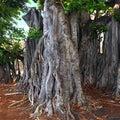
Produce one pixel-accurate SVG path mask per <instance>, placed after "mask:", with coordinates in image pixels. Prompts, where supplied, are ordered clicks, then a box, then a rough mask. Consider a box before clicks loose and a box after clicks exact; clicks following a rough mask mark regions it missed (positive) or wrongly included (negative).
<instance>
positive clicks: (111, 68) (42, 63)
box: [21, 0, 120, 119]
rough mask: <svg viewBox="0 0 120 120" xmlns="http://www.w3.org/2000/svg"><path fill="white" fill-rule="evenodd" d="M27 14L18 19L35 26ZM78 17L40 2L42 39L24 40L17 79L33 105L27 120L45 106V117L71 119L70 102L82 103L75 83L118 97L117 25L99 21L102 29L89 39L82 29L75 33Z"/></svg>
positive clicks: (119, 37) (33, 17)
mask: <svg viewBox="0 0 120 120" xmlns="http://www.w3.org/2000/svg"><path fill="white" fill-rule="evenodd" d="M29 12H30V13H28V14H27V16H26V17H25V18H24V19H25V20H26V22H28V25H29V26H33V27H35V28H40V25H41V24H40V17H37V16H39V15H38V14H36V10H35V9H34V8H32V9H31V10H30V11H29ZM79 17H80V14H79V13H70V14H65V13H64V10H63V8H62V6H61V4H59V3H56V4H55V3H51V2H50V0H45V3H44V19H43V37H42V38H41V39H40V40H39V42H38V43H36V41H34V40H30V39H29V38H28V40H27V42H26V52H25V61H24V63H25V67H24V70H25V71H24V75H23V79H22V80H21V81H22V82H23V83H24V84H25V83H26V84H27V85H28V88H29V89H28V97H29V101H30V102H31V104H32V105H33V106H35V107H36V110H35V112H34V113H33V114H32V115H31V117H36V116H38V115H39V114H41V113H42V108H44V107H43V106H45V110H44V111H45V112H46V113H47V115H48V116H49V115H52V114H53V112H55V111H58V112H59V113H61V114H64V115H66V119H69V118H72V119H75V117H74V116H73V115H72V113H71V110H70V102H71V101H73V102H74V103H77V104H81V103H84V102H85V97H84V95H83V91H82V87H81V82H83V83H84V84H87V85H91V84H92V85H94V86H95V87H97V88H104V89H105V90H106V88H114V87H115V88H116V89H117V92H116V96H119V95H120V78H119V76H120V75H119V67H118V66H119V59H120V48H119V44H120V34H119V32H120V27H119V23H118V22H117V21H115V20H114V18H110V17H108V19H107V18H106V17H101V18H100V19H98V20H97V21H95V23H97V24H99V23H104V24H107V27H108V31H107V32H105V33H102V34H103V35H101V33H100V34H98V36H97V37H94V36H96V35H95V32H91V31H89V29H87V28H88V27H85V28H84V29H80V23H79ZM104 18H106V19H105V21H104ZM87 21H88V19H87ZM87 21H85V23H86V24H87ZM101 37H103V38H101ZM101 39H103V40H104V41H103V53H102V54H101V53H100V41H101Z"/></svg>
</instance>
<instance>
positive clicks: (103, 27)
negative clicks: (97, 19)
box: [90, 23, 108, 33]
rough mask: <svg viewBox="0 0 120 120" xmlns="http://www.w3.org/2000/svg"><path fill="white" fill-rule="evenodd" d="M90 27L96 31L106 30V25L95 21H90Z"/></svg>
mask: <svg viewBox="0 0 120 120" xmlns="http://www.w3.org/2000/svg"><path fill="white" fill-rule="evenodd" d="M90 29H91V30H92V31H96V32H97V33H102V32H106V31H107V30H108V28H107V26H106V25H104V24H95V23H92V24H91V25H90Z"/></svg>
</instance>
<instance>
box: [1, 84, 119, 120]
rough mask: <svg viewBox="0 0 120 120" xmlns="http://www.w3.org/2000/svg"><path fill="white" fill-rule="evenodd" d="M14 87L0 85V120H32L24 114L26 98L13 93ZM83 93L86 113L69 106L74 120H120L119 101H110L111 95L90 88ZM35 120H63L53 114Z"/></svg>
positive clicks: (86, 88)
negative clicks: (86, 101)
mask: <svg viewBox="0 0 120 120" xmlns="http://www.w3.org/2000/svg"><path fill="white" fill-rule="evenodd" d="M15 85H16V84H15V83H14V84H7V85H0V120H32V119H31V118H30V117H29V116H30V114H31V113H30V112H26V113H24V111H25V110H26V109H27V108H28V107H29V106H30V105H29V102H28V100H27V99H26V98H27V97H26V96H25V95H23V94H21V93H20V92H15V90H14V88H15ZM84 93H85V94H86V96H87V99H88V101H89V107H88V108H87V109H88V111H86V110H85V109H86V108H85V107H78V106H76V105H71V106H72V108H73V110H74V112H73V111H72V113H73V114H74V115H75V116H76V120H120V100H114V99H112V98H111V94H112V93H110V92H107V93H105V92H103V91H99V90H97V89H93V88H92V87H91V88H89V89H88V87H84ZM87 106H88V105H87ZM89 109H90V110H91V111H89ZM36 120H63V118H62V116H58V115H57V114H55V115H54V116H53V117H49V118H47V117H46V116H45V115H42V116H40V117H39V119H36Z"/></svg>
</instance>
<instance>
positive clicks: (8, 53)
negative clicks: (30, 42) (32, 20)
mask: <svg viewBox="0 0 120 120" xmlns="http://www.w3.org/2000/svg"><path fill="white" fill-rule="evenodd" d="M26 2H27V0H19V1H17V0H1V1H0V58H3V59H0V63H1V64H3V63H6V62H8V61H10V60H13V58H14V59H15V58H16V57H17V56H19V55H20V54H19V55H18V52H19V53H21V48H20V44H19V42H20V40H25V34H24V30H23V29H20V28H17V27H15V24H16V21H15V19H18V20H19V19H20V18H19V15H20V14H21V12H23V11H25V10H26V6H25V3H26Z"/></svg>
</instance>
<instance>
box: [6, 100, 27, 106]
mask: <svg viewBox="0 0 120 120" xmlns="http://www.w3.org/2000/svg"><path fill="white" fill-rule="evenodd" d="M26 102H28V98H24V99H22V100H20V101H16V102H13V103H12V104H10V105H9V106H8V108H10V107H13V106H18V105H19V106H21V105H23V104H25V103H26Z"/></svg>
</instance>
